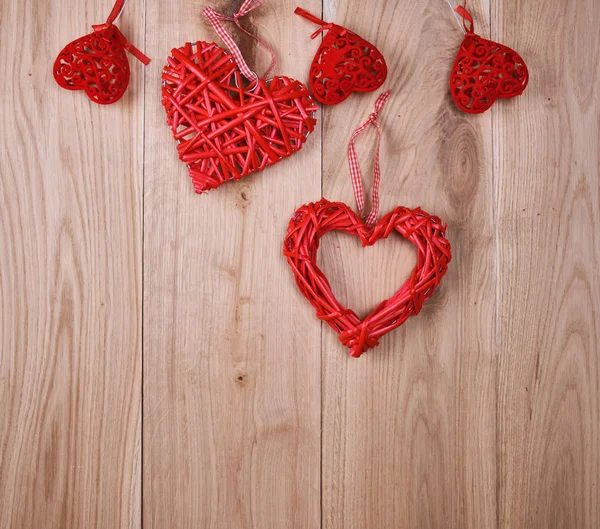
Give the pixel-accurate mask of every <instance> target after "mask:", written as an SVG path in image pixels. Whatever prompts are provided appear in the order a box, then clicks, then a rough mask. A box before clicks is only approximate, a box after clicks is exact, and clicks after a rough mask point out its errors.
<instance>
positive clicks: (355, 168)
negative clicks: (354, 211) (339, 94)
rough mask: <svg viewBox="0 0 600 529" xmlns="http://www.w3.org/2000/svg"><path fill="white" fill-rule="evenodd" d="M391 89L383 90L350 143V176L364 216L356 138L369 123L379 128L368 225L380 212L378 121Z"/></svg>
mask: <svg viewBox="0 0 600 529" xmlns="http://www.w3.org/2000/svg"><path fill="white" fill-rule="evenodd" d="M391 93H392V92H391V90H388V91H387V92H383V93H382V94H381V95H380V96H379V97H378V98H377V101H375V111H374V112H372V113H371V114H370V115H369V117H368V119H367V121H365V122H364V123H363V124H362V125H361V126H360V127H358V128H357V129H356V130H355V131H354V132H353V133H352V136H351V137H350V143H349V144H348V167H349V168H350V178H351V179H352V188H353V189H354V196H355V197H356V206H357V207H358V213H359V215H360V216H361V217H363V218H364V211H363V210H364V208H365V192H364V189H363V185H362V177H361V174H360V165H359V164H358V156H356V147H355V145H354V140H355V138H356V137H357V136H358V135H359V134H360V133H361V132H363V131H364V130H365V129H366V128H367V127H368V126H369V125H371V124H372V125H375V128H376V129H377V149H376V151H375V163H374V164H373V188H372V194H373V203H372V205H371V211H370V212H369V215H368V216H367V220H366V221H365V223H366V225H367V226H373V225H375V223H376V222H377V215H378V214H379V184H380V182H381V168H380V165H379V147H380V145H381V127H380V126H379V123H378V122H377V117H378V116H379V112H380V111H381V109H382V108H383V106H384V105H385V102H386V101H387V100H388V98H389V97H390V94H391Z"/></svg>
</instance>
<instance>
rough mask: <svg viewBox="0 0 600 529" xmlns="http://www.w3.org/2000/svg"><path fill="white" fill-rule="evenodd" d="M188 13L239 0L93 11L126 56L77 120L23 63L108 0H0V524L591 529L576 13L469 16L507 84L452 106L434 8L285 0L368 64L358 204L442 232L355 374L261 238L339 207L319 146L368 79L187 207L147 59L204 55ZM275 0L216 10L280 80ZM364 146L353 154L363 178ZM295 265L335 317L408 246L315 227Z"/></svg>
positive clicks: (591, 407)
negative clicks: (333, 304) (502, 92)
mask: <svg viewBox="0 0 600 529" xmlns="http://www.w3.org/2000/svg"><path fill="white" fill-rule="evenodd" d="M209 3H210V4H211V5H212V6H213V7H214V8H215V9H217V10H219V11H221V12H224V13H230V14H231V13H233V12H235V11H236V9H237V8H238V7H239V5H240V4H241V1H240V0H236V1H227V0H216V1H215V2H208V1H206V2H195V1H193V2H189V1H187V0H173V1H171V2H164V1H163V2H159V1H158V0H149V1H148V2H147V3H144V2H143V1H141V0H138V1H135V2H130V3H129V4H128V5H127V8H126V9H125V11H124V14H123V17H122V18H121V19H120V21H119V26H120V27H121V29H122V30H123V32H124V33H125V34H126V35H127V36H128V37H129V38H130V40H131V41H132V42H133V43H134V44H136V45H137V46H139V47H140V48H142V49H144V47H145V51H146V52H147V53H148V55H150V57H151V58H152V60H153V62H152V63H151V65H150V66H148V67H147V68H143V67H141V65H140V64H139V63H138V62H137V61H135V60H132V61H131V67H132V78H131V85H130V88H129V90H128V91H127V93H126V94H125V96H124V98H123V99H122V100H121V101H120V102H118V103H117V104H115V105H110V106H102V107H101V106H98V105H95V104H92V103H90V102H89V101H88V100H87V98H86V97H85V96H84V95H83V94H81V93H72V92H67V91H64V90H61V89H60V88H59V87H58V86H57V85H56V84H55V82H54V80H53V79H52V73H51V65H52V63H53V60H54V58H55V55H56V53H58V51H59V50H60V49H61V47H62V46H64V45H65V44H66V43H67V42H69V41H70V40H72V39H73V38H75V37H77V36H80V35H82V34H84V33H85V32H87V31H89V25H90V24H92V23H99V22H101V21H103V20H104V19H105V18H106V15H107V14H108V11H109V10H110V5H108V4H107V3H106V2H105V1H103V2H100V1H99V0H93V1H91V2H86V3H79V4H77V3H67V2H66V1H65V0H51V1H48V2H41V3H39V2H38V3H35V2H31V1H30V0H25V1H24V2H8V1H7V2H3V3H2V4H1V5H0V20H1V21H2V22H1V24H0V43H1V44H0V71H2V72H3V73H4V75H5V83H4V84H3V87H2V88H0V124H1V129H0V130H2V134H1V135H0V529H42V528H43V529H46V528H49V529H50V528H51V529H89V528H96V529H113V528H118V529H121V528H132V529H138V528H140V529H141V528H144V529H173V528H174V529H285V528H294V529H296V528H297V529H317V528H319V529H388V528H393V529H405V528H406V529H442V528H443V529H492V528H493V529H597V528H598V527H600V492H599V491H600V485H599V484H600V326H599V321H600V319H599V317H598V314H599V312H600V309H599V301H598V300H599V299H600V276H599V274H598V269H599V267H600V242H599V241H600V239H599V238H598V235H597V233H598V231H599V229H600V155H599V150H598V145H599V144H600V100H599V98H600V96H599V94H598V86H599V82H600V79H599V76H600V65H599V63H598V59H597V58H598V56H599V55H600V29H599V28H600V7H599V6H598V2H597V1H596V0H577V1H576V2H572V3H570V4H566V3H565V2H559V1H558V0H547V1H546V2H528V1H525V0H516V1H512V2H501V1H500V0H478V1H477V2H475V1H473V2H469V9H470V11H471V12H472V14H473V16H474V20H475V24H476V31H477V33H479V34H481V35H482V36H484V37H488V38H492V39H494V40H498V41H499V42H502V43H503V44H506V45H508V46H511V47H513V48H514V49H515V50H517V51H518V52H519V53H520V54H521V55H522V56H523V57H524V58H525V60H526V61H527V64H528V66H529V69H530V73H531V81H530V85H529V87H528V88H527V90H526V91H525V93H524V95H523V96H521V97H519V98H517V99H516V100H512V101H503V102H499V103H496V104H495V105H494V106H493V107H492V109H491V110H490V111H488V112H486V113H485V114H483V115H479V116H471V115H466V114H463V113H461V112H459V111H458V110H457V109H456V107H455V106H454V104H453V102H452V101H451V99H450V96H449V93H448V90H447V81H448V74H449V70H450V67H451V64H452V62H453V60H454V56H455V53H456V50H457V48H458V46H459V44H460V41H461V38H462V35H461V33H460V31H459V29H458V26H457V25H456V21H455V19H454V18H453V17H452V14H451V12H450V10H449V8H448V6H447V5H446V3H445V2H444V1H443V0H424V1H422V2H415V3H410V2H401V1H400V0H388V1H386V2H383V1H375V2H348V1H345V0H344V1H342V0H306V1H304V2H302V7H304V8H305V9H307V10H308V11H311V12H313V13H315V14H317V15H320V14H322V18H324V19H325V20H327V21H330V20H331V21H335V22H337V23H339V24H342V25H345V26H347V27H348V28H350V29H352V30H354V31H356V32H357V33H359V34H360V35H362V36H363V37H365V38H367V39H369V40H372V41H373V42H375V43H376V44H377V46H378V47H379V49H380V50H381V51H382V52H383V54H384V55H385V57H386V60H387V63H388V67H389V77H388V80H387V82H386V84H385V86H384V88H391V89H392V90H393V95H392V98H391V99H390V100H389V102H388V103H387V105H386V108H385V109H384V110H383V112H382V114H381V119H380V121H381V124H382V127H383V131H384V137H383V144H382V153H381V156H382V190H381V191H382V200H381V202H382V204H381V211H382V213H385V212H387V211H389V210H390V209H392V208H393V207H395V206H397V205H405V206H410V207H416V206H421V207H423V208H424V209H425V210H427V211H429V212H430V213H433V214H436V215H439V216H440V217H442V218H443V219H444V220H445V221H446V222H447V223H448V232H447V235H448V238H449V240H450V241H451V243H452V248H453V260H452V262H451V263H450V268H449V271H448V273H447V274H446V276H445V277H444V279H443V281H442V283H441V285H440V288H439V291H438V292H437V293H436V294H435V296H434V297H433V298H432V299H431V300H429V301H428V302H427V303H426V304H425V306H424V307H423V310H422V312H421V314H419V315H418V316H417V317H414V318H411V319H410V320H409V321H408V322H407V323H406V324H405V325H403V326H402V327H401V328H400V329H397V330H396V331H394V332H392V333H391V334H389V335H387V336H386V337H385V338H384V339H383V340H382V343H381V345H380V346H379V347H378V348H377V349H374V350H372V351H368V352H367V353H366V354H365V355H363V357H361V358H360V359H359V360H356V359H352V358H349V357H348V356H347V354H346V348H345V347H344V346H343V345H342V344H341V343H340V342H339V340H338V338H337V335H336V333H334V332H333V331H332V330H331V329H329V327H327V326H326V325H324V324H322V323H320V322H319V321H318V320H317V319H316V318H315V316H314V310H313V309H312V307H310V305H309V304H308V303H307V302H306V300H305V299H304V298H303V297H302V296H301V294H300V293H299V292H298V291H297V289H296V287H295V285H294V282H293V277H292V274H291V272H290V271H289V270H288V268H287V265H286V264H285V259H284V258H283V256H282V252H281V250H282V248H281V245H282V241H283V237H284V234H285V230H286V227H287V223H288V220H289V218H290V216H291V215H292V213H293V212H294V211H295V209H296V208H297V207H298V206H300V205H301V204H303V203H305V202H309V201H315V200H317V199H319V198H320V197H321V195H323V196H325V197H327V198H328V199H330V200H342V201H345V202H346V203H348V204H354V197H353V194H352V187H351V184H350V178H349V175H348V169H347V161H346V145H347V141H348V139H349V136H350V134H351V132H352V131H353V130H354V129H355V128H356V127H357V126H358V125H359V124H360V123H362V122H363V121H364V120H365V119H366V117H367V116H368V115H369V113H370V112H371V111H372V107H373V103H374V101H375V99H376V96H377V94H364V95H353V96H351V97H350V98H349V99H348V100H347V101H346V102H345V103H343V104H341V105H338V106H335V107H324V108H323V109H322V111H321V110H320V111H319V114H318V116H317V118H318V119H319V125H318V129H317V131H315V133H313V135H312V136H311V137H310V138H309V139H308V142H307V144H306V145H305V147H304V148H303V150H302V151H301V152H300V153H297V154H295V155H294V156H293V157H292V158H290V159H289V160H285V161H283V162H282V163H280V164H278V165H276V166H274V167H272V168H269V169H267V170H266V171H264V172H263V173H261V174H257V175H253V176H250V177H247V178H245V179H244V180H243V181H241V182H237V183H233V184H226V185H224V186H222V187H221V188H219V189H217V190H214V191H211V192H210V193H209V194H208V195H204V196H199V195H195V194H194V193H193V188H192V184H191V182H190V180H189V178H188V175H187V171H186V168H185V167H184V165H183V164H182V163H181V162H179V161H178V159H177V153H176V148H175V145H174V143H173V141H172V139H171V136H170V130H169V128H168V127H167V126H166V124H165V115H164V112H163V108H162V106H161V104H160V72H161V68H162V65H163V64H164V62H165V60H166V57H167V54H168V53H169V51H170V49H171V48H172V47H173V46H176V45H179V44H183V43H184V42H185V41H186V40H196V39H206V40H209V41H213V40H214V41H216V42H217V43H219V44H220V40H219V39H218V37H217V36H216V34H215V33H214V31H213V29H212V28H211V27H210V26H209V25H208V24H207V23H206V22H205V21H204V20H203V17H202V15H201V9H202V8H203V7H204V5H206V4H209ZM109 4H110V2H109ZM295 6H296V2H292V1H291V0H281V1H267V2H266V3H265V5H263V6H262V7H261V8H260V9H257V10H255V11H253V12H252V13H251V14H250V15H249V16H247V17H245V18H244V19H243V20H242V24H243V25H244V27H246V28H247V29H249V30H250V31H252V32H254V33H258V34H260V36H261V37H263V38H264V39H265V40H266V41H267V42H269V43H271V44H272V45H273V47H274V49H275V50H276V51H277V53H278V56H279V59H280V62H279V66H278V67H277V69H276V73H280V74H285V75H290V76H293V77H295V78H297V79H300V80H303V81H304V80H305V78H306V75H307V71H308V66H309V64H310V61H311V60H312V57H313V54H314V52H315V51H316V49H317V46H318V44H319V42H318V41H319V39H316V40H314V41H311V40H310V39H309V37H310V33H311V32H312V31H314V29H316V28H315V26H313V25H311V24H310V23H309V22H307V21H305V20H303V19H301V18H300V17H297V16H295V15H293V9H294V7H295ZM229 27H230V25H228V28H229ZM232 33H233V35H234V36H235V38H236V40H237V41H238V42H239V43H240V47H241V49H242V51H243V53H244V55H245V56H246V57H247V58H248V61H249V63H250V64H251V65H252V66H254V67H255V68H256V69H257V71H259V72H260V71H264V69H265V68H266V66H267V64H268V55H267V54H265V53H264V52H263V51H262V50H261V49H260V48H259V47H257V46H256V43H255V42H254V41H253V40H252V39H250V38H248V37H247V36H245V35H243V34H242V33H240V32H239V31H232ZM144 45H145V46H144ZM374 144H375V134H374V131H370V132H368V133H366V134H364V135H363V136H361V137H360V139H359V140H358V151H359V157H360V160H361V165H362V168H363V175H364V178H365V181H366V182H367V183H368V185H367V187H368V188H369V187H370V181H371V176H370V175H371V174H372V160H373V154H374ZM320 263H321V266H322V268H323V269H324V271H325V272H326V273H327V274H328V276H329V278H330V280H331V284H332V287H333V290H334V292H335V293H336V295H338V296H339V297H340V299H341V300H342V301H343V302H344V303H346V304H347V305H348V306H350V307H352V308H354V309H356V310H357V311H358V312H359V313H360V314H363V315H364V314H366V313H368V312H369V311H370V310H371V309H372V308H374V306H375V305H376V304H377V303H378V302H379V301H380V300H381V299H383V298H385V297H389V295H390V294H391V293H392V292H394V291H395V290H396V289H397V287H398V286H399V284H400V283H401V282H403V281H404V280H405V279H406V277H407V276H408V275H409V273H410V271H411V269H412V267H413V266H414V263H415V255H414V250H413V248H412V247H411V246H410V244H409V243H407V242H405V241H402V240H401V239H399V238H398V237H391V238H390V239H389V240H386V241H382V242H380V243H378V244H377V245H375V246H374V247H372V248H368V249H362V248H360V246H359V244H358V243H357V241H354V240H353V239H352V238H350V237H349V236H346V235H340V234H335V233H332V234H329V235H327V236H326V237H325V238H324V239H323V240H322V245H321V250H320ZM142 300H143V301H142ZM142 336H143V338H142ZM142 360H143V362H142ZM142 363H143V367H142ZM142 404H143V405H142ZM140 419H141V420H140ZM142 498H143V499H142Z"/></svg>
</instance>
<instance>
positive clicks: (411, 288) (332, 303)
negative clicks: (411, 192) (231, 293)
mask: <svg viewBox="0 0 600 529" xmlns="http://www.w3.org/2000/svg"><path fill="white" fill-rule="evenodd" d="M332 230H338V231H343V232H346V233H349V234H351V235H355V236H356V237H358V238H359V239H360V241H361V242H362V245H363V246H371V245H373V244H375V243H376V242H377V241H378V240H379V239H385V238H386V237H388V236H389V235H390V233H392V231H394V230H395V231H396V232H398V233H399V234H400V235H402V236H403V237H404V238H406V239H407V240H409V241H410V242H412V243H413V244H414V245H415V246H416V248H417V265H416V267H415V269H414V270H413V272H412V274H411V276H410V278H409V279H408V281H406V283H404V285H402V286H401V287H400V288H399V289H398V291H397V292H396V293H395V294H394V295H393V296H392V297H391V298H390V299H388V300H386V301H384V302H383V303H381V304H380V305H379V306H377V307H376V308H375V310H373V312H371V314H369V315H368V316H367V317H366V318H365V319H364V320H361V319H360V318H359V317H358V316H357V315H356V314H355V313H354V311H352V310H350V309H347V308H345V307H344V306H342V305H341V304H340V302H339V301H338V300H337V299H336V297H335V296H334V295H333V292H332V290H331V286H330V285H329V281H328V280H327V278H326V277H325V275H324V274H323V272H322V271H321V269H320V268H319V267H318V266H317V250H318V248H319V240H320V238H321V237H323V236H324V235H325V234H326V233H328V232H330V231H332ZM445 230H446V226H445V225H444V224H442V221H441V220H440V219H439V218H438V217H434V216H432V215H429V214H428V213H426V212H425V211H423V210H421V209H413V210H411V209H407V208H404V207H397V208H396V209H394V210H393V211H391V212H390V213H388V214H387V215H385V217H383V218H382V219H381V220H380V221H379V222H378V223H377V224H375V225H374V226H373V227H372V228H369V227H367V225H366V224H365V223H364V222H363V221H362V220H361V219H360V218H359V217H358V216H357V215H356V214H355V213H354V212H353V211H352V210H351V209H350V208H349V207H348V206H347V205H346V204H343V203H340V202H329V201H328V200H326V199H324V198H323V199H321V200H320V201H319V202H317V203H316V204H313V203H311V204H307V205H304V206H302V207H301V208H299V209H298V210H297V211H296V213H295V214H294V216H293V217H292V219H291V220H290V224H289V226H288V232H287V236H286V238H285V241H284V245H283V253H284V255H285V256H286V258H287V261H288V264H289V265H290V267H291V269H292V272H293V273H294V276H295V278H296V284H297V285H298V288H299V289H300V292H302V294H303V295H304V296H305V297H306V299H308V301H310V303H311V304H312V306H313V307H314V308H315V309H316V310H317V317H318V318H319V319H321V320H323V321H325V322H327V324H328V325H329V326H330V327H331V328H332V329H334V330H335V331H336V332H337V333H338V334H339V338H340V340H341V342H342V343H343V344H344V345H346V346H347V347H348V348H349V349H350V355H351V356H353V357H359V356H360V355H361V354H362V353H363V352H365V351H366V350H367V349H370V348H372V347H375V346H376V345H378V343H379V338H380V337H381V336H383V335H384V334H386V333H388V332H390V331H391V330H393V329H395V328H396V327H399V326H400V325H402V324H403V323H404V322H405V321H406V319H407V318H408V317H409V316H412V315H414V314H418V313H419V311H420V310H421V307H422V305H423V302H424V301H425V300H427V299H429V298H430V297H431V296H432V295H433V292H434V291H435V288H436V287H437V285H438V284H439V282H440V280H441V279H442V277H443V276H444V274H445V273H446V270H447V269H448V263H449V262H450V259H451V257H452V254H451V248H450V243H449V242H448V240H447V239H446V237H445Z"/></svg>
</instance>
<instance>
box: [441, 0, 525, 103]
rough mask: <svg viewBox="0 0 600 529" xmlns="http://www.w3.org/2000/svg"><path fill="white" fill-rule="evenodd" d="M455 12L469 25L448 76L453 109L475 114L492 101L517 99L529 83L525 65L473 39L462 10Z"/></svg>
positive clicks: (508, 51)
mask: <svg viewBox="0 0 600 529" xmlns="http://www.w3.org/2000/svg"><path fill="white" fill-rule="evenodd" d="M456 11H457V12H458V13H459V14H460V15H461V16H463V19H464V20H466V21H467V22H469V23H470V26H467V25H466V23H465V30H466V33H465V38H464V40H463V42H462V44H461V45H460V48H459V50H458V54H457V55H456V60H455V61H454V66H453V67H452V73H451V74H450V93H451V95H452V99H454V102H455V103H456V106H458V108H460V109H461V110H463V111H464V112H468V113H470V114H479V113H481V112H485V111H486V110H487V109H488V108H490V107H491V106H492V105H493V104H494V101H496V99H507V98H511V97H516V96H518V95H521V94H522V93H523V91H524V90H525V87H526V86H527V83H528V82H529V72H528V70H527V66H526V65H525V61H523V59H522V58H521V56H520V55H519V54H518V53H517V52H516V51H514V50H512V49H510V48H508V47H506V46H503V45H502V44H498V43H497V42H493V41H491V40H486V39H484V38H481V37H480V36H479V35H475V33H473V19H472V17H471V15H470V14H469V12H468V11H467V10H466V9H464V8H463V7H462V6H458V7H457V8H456Z"/></svg>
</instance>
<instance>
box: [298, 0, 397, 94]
mask: <svg viewBox="0 0 600 529" xmlns="http://www.w3.org/2000/svg"><path fill="white" fill-rule="evenodd" d="M294 13H296V14H297V15H300V16H301V17H303V18H305V19H307V20H310V21H311V22H314V23H315V24H319V25H320V26H321V28H319V29H318V30H317V31H315V32H314V33H313V34H312V35H311V36H310V38H311V39H314V38H315V37H317V35H319V34H320V33H321V32H322V31H327V34H326V35H325V38H324V39H323V42H321V45H320V46H319V49H318V50H317V53H316V54H315V58H314V59H313V61H312V64H311V66H310V88H311V90H312V92H313V94H314V96H315V99H316V100H317V101H320V102H321V103H323V104H325V105H335V104H337V103H341V102H342V101H344V100H345V99H346V98H347V97H348V96H349V95H350V94H351V93H352V92H371V91H373V90H377V89H378V88H379V87H380V86H381V85H382V84H383V82H384V81H385V78H386V76H387V65H386V63H385V59H384V58H383V55H382V54H381V52H380V51H379V50H378V49H377V48H376V47H375V46H373V44H371V43H370V42H368V41H366V40H365V39H363V38H362V37H359V36H358V35H357V34H356V33H353V32H352V31H349V30H347V29H346V28H344V27H342V26H338V25H337V24H332V23H330V24H327V23H326V22H324V21H323V20H321V19H320V18H317V17H316V16H314V15H312V14H310V13H309V12H307V11H305V10H304V9H302V8H300V7H297V8H296V10H295V11H294Z"/></svg>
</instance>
